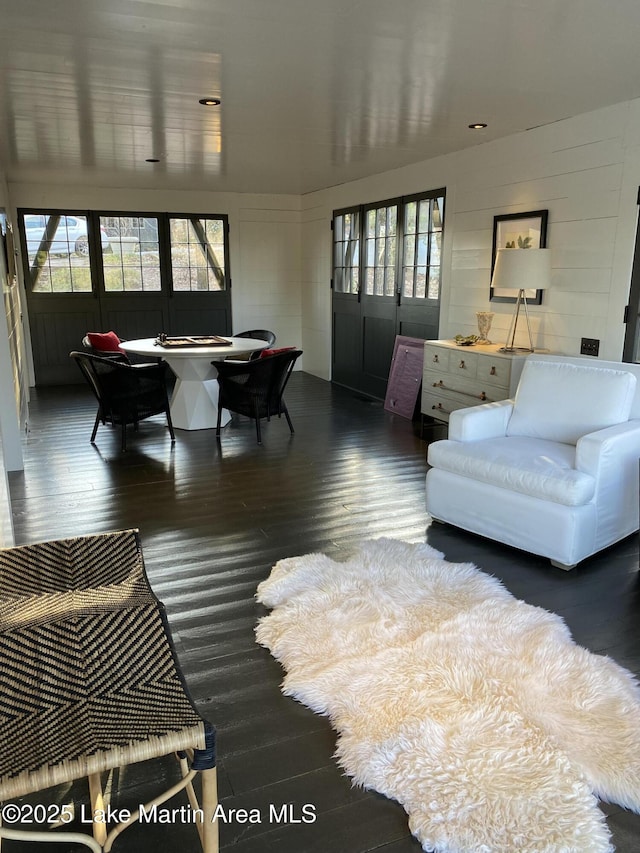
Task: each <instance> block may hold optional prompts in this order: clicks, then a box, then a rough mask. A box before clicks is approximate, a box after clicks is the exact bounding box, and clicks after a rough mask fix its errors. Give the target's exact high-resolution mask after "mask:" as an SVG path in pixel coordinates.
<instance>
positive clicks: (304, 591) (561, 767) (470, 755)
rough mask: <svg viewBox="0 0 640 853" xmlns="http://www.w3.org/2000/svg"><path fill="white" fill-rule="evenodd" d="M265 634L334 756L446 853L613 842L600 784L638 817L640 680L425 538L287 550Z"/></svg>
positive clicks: (537, 851) (573, 852)
mask: <svg viewBox="0 0 640 853" xmlns="http://www.w3.org/2000/svg"><path fill="white" fill-rule="evenodd" d="M258 600H259V601H261V602H262V603H263V604H264V605H266V606H267V607H269V608H273V612H272V613H270V614H269V615H268V616H266V617H265V618H264V619H262V620H261V621H260V624H259V626H258V628H257V631H256V636H257V640H258V642H259V643H260V644H262V645H263V646H266V647H267V648H268V649H270V651H271V653H272V654H273V655H274V657H275V658H277V660H279V661H280V662H281V663H282V665H283V666H284V668H285V669H286V671H287V675H286V678H285V679H284V683H283V690H284V692H285V693H286V694H288V695H290V696H294V697H295V698H296V699H298V700H300V701H301V702H303V703H304V704H305V705H307V706H309V707H310V708H312V709H313V710H314V711H316V712H317V713H319V714H326V715H328V716H329V717H330V719H331V722H332V724H333V726H334V727H335V728H336V730H337V731H338V733H339V737H338V743H337V749H336V758H337V760H338V761H339V763H340V765H341V766H342V767H343V768H344V770H345V771H346V773H347V774H348V775H349V776H351V777H353V779H354V781H355V782H356V783H357V784H359V785H362V786H363V787H365V788H370V789H374V790H376V791H380V792H381V793H383V794H385V795H387V796H388V797H392V798H393V799H395V800H397V801H398V802H399V803H401V804H402V806H404V808H405V809H406V811H407V813H408V814H409V826H410V828H411V831H412V832H413V834H414V835H415V836H416V837H417V838H418V839H419V840H420V842H421V843H422V846H423V848H424V849H425V850H429V851H437V853H460V852H461V851H464V853H516V852H517V853H601V852H602V851H611V850H613V847H612V846H611V842H610V836H609V831H608V829H607V826H606V823H605V821H604V818H603V816H602V813H601V811H600V809H599V808H598V802H597V798H596V796H595V795H598V796H599V797H601V798H602V799H605V800H609V801H613V802H616V803H619V804H621V805H623V806H627V807H628V808H631V809H633V810H634V811H640V690H639V689H638V686H637V684H636V682H635V680H634V678H633V677H632V675H631V673H629V672H628V671H627V670H624V669H622V668H621V667H620V666H618V665H617V664H616V663H614V662H613V661H612V660H610V659H609V658H606V657H602V656H599V655H594V654H592V653H590V652H588V651H586V650H585V649H583V648H581V647H580V646H577V645H576V644H575V643H574V642H573V640H572V639H571V636H570V634H569V631H568V629H567V627H566V625H565V623H564V622H563V621H562V619H561V618H560V617H558V616H556V615H554V614H552V613H548V612H547V611H545V610H541V609H540V608H537V607H532V606H531V605H528V604H525V603H524V602H522V601H518V600H517V599H516V598H514V597H513V596H512V595H511V594H510V593H509V592H508V591H507V590H506V589H505V588H504V587H503V586H502V584H501V583H500V582H499V581H497V580H496V579H495V578H492V577H490V576H489V575H486V574H484V573H483V572H480V571H479V570H478V569H476V568H475V567H474V566H472V565H471V564H455V563H448V562H446V561H445V560H443V559H442V554H439V553H438V552H437V551H435V550H434V549H432V548H430V547H429V546H428V545H410V544H407V543H404V542H398V541H394V540H390V539H380V540H377V541H370V542H367V543H366V544H365V545H364V546H363V547H362V548H361V550H360V551H359V552H358V553H356V554H355V555H354V556H352V557H351V559H349V560H348V561H347V562H344V563H337V562H335V561H334V560H332V559H330V558H329V557H328V556H326V555H323V554H308V555H306V556H304V557H293V558H290V559H286V560H281V561H280V562H279V563H278V564H277V565H276V566H275V567H274V569H273V571H272V572H271V575H270V577H269V578H268V579H267V580H266V581H264V582H263V583H261V584H260V586H259V587H258Z"/></svg>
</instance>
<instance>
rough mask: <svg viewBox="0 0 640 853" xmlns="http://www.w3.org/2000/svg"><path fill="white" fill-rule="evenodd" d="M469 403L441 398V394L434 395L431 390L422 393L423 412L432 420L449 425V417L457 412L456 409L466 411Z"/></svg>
mask: <svg viewBox="0 0 640 853" xmlns="http://www.w3.org/2000/svg"><path fill="white" fill-rule="evenodd" d="M468 406H469V403H461V402H460V401H459V400H454V399H452V398H450V397H441V396H440V395H439V394H434V393H432V392H431V389H429V390H424V391H423V392H422V405H421V411H422V412H423V414H425V415H429V417H431V418H436V420H439V421H446V422H447V423H449V415H450V414H451V412H455V411H456V409H466V408H468Z"/></svg>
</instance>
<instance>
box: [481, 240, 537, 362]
mask: <svg viewBox="0 0 640 853" xmlns="http://www.w3.org/2000/svg"><path fill="white" fill-rule="evenodd" d="M550 286H551V252H550V250H549V249H498V251H497V252H496V263H495V266H494V268H493V278H492V279H491V287H492V288H494V289H495V288H509V289H511V290H517V291H518V297H517V299H516V306H515V310H514V313H513V317H512V319H511V325H510V326H509V334H508V335H507V342H506V344H505V345H504V346H503V347H500V352H533V351H534V349H533V338H532V336H531V323H530V322H529V309H528V307H527V295H526V291H527V290H547V289H548V288H549V287H550ZM522 306H524V314H525V317H526V321H527V332H528V334H529V346H528V347H517V346H515V344H514V340H515V337H516V329H517V327H518V319H519V317H520V308H521V307H522Z"/></svg>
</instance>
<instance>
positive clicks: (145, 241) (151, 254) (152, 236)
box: [100, 216, 162, 293]
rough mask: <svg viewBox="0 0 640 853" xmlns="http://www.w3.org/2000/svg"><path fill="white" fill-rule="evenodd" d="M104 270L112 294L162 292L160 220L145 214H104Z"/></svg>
mask: <svg viewBox="0 0 640 853" xmlns="http://www.w3.org/2000/svg"><path fill="white" fill-rule="evenodd" d="M100 231H101V233H102V234H103V235H106V237H107V239H108V241H109V245H108V247H107V246H105V242H104V237H103V238H102V271H103V274H104V287H105V290H106V291H107V292H109V293H129V292H133V293H136V292H138V293H139V292H156V293H157V292H159V291H160V290H161V289H162V282H161V279H160V251H159V244H158V220H157V218H156V217H143V216H101V217H100Z"/></svg>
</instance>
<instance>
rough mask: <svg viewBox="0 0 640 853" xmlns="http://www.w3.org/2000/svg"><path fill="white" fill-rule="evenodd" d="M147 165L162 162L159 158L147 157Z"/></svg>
mask: <svg viewBox="0 0 640 853" xmlns="http://www.w3.org/2000/svg"><path fill="white" fill-rule="evenodd" d="M144 162H145V163H159V162H160V160H159V159H158V158H157V157H147V159H146V160H145V161H144Z"/></svg>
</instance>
